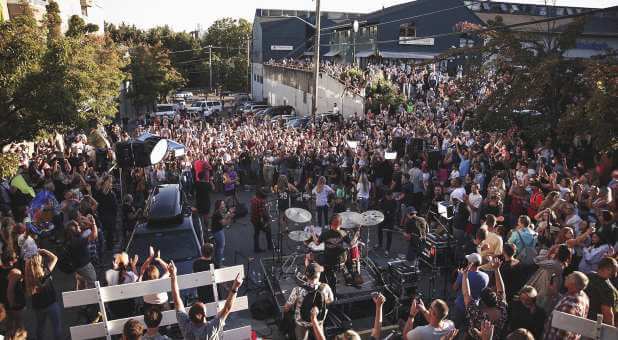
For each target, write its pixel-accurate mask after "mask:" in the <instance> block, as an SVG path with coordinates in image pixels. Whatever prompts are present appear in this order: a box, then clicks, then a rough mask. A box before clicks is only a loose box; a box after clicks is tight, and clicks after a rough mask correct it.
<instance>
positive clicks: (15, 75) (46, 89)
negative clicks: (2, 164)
mask: <svg viewBox="0 0 618 340" xmlns="http://www.w3.org/2000/svg"><path fill="white" fill-rule="evenodd" d="M48 9H50V10H51V12H50V13H48V15H47V16H46V20H45V22H44V23H43V25H42V26H38V25H37V23H36V20H35V19H34V17H33V16H32V12H31V11H30V10H27V11H26V12H25V13H24V14H23V15H21V16H19V17H17V18H15V19H14V20H11V21H9V22H5V23H2V24H0V131H2V133H0V144H7V143H10V142H14V141H21V140H25V139H26V140H27V139H32V138H34V137H35V136H36V135H39V134H41V133H45V132H63V131H67V130H69V129H72V128H75V127H80V126H84V125H85V123H87V122H88V121H89V120H91V119H96V120H99V121H106V120H109V119H110V118H112V117H113V116H114V115H115V114H116V111H117V109H116V106H117V105H116V101H115V99H116V97H117V96H118V90H119V87H120V82H121V81H122V79H123V78H124V74H123V72H122V70H121V68H122V67H123V66H124V64H123V61H122V58H121V56H120V53H119V50H118V48H117V47H116V44H115V43H114V42H113V41H112V40H111V39H106V38H104V37H100V36H94V35H93V36H90V35H86V34H85V33H86V32H87V31H88V30H87V29H85V30H84V31H82V32H81V33H80V32H77V30H74V33H72V35H71V36H62V35H57V33H58V32H57V29H59V26H60V25H59V24H60V22H59V21H58V20H59V19H58V18H59V17H57V16H56V14H57V12H56V9H57V4H56V3H55V2H50V3H49V5H48ZM54 13H55V14H54ZM74 28H75V27H73V29H74ZM46 35H47V37H48V39H47V41H46V40H45V36H46Z"/></svg>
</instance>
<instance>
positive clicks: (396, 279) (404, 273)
mask: <svg viewBox="0 0 618 340" xmlns="http://www.w3.org/2000/svg"><path fill="white" fill-rule="evenodd" d="M418 274H419V270H418V268H417V267H415V266H412V265H411V264H410V263H409V262H408V261H403V260H398V261H392V262H388V281H389V282H390V287H391V289H392V290H393V293H395V294H396V295H397V296H398V297H399V298H403V297H406V296H410V295H411V294H413V293H414V292H415V291H416V283H417V282H418Z"/></svg>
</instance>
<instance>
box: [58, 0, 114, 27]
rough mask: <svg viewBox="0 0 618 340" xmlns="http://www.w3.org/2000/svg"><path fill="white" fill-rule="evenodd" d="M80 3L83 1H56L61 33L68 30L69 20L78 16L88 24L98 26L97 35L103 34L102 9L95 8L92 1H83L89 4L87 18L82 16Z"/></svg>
mask: <svg viewBox="0 0 618 340" xmlns="http://www.w3.org/2000/svg"><path fill="white" fill-rule="evenodd" d="M82 1H84V0H56V2H57V3H58V7H60V18H62V26H61V27H62V32H63V33H64V32H66V31H67V29H68V28H69V18H71V17H72V16H73V15H79V16H80V17H81V18H82V19H84V21H85V22H86V23H88V24H95V25H98V26H99V33H101V34H102V33H103V15H102V11H103V10H102V9H101V8H99V7H97V5H96V4H95V3H94V1H88V0H86V1H84V2H85V3H89V4H91V6H89V7H87V10H86V11H87V14H88V15H87V16H85V15H83V14H82Z"/></svg>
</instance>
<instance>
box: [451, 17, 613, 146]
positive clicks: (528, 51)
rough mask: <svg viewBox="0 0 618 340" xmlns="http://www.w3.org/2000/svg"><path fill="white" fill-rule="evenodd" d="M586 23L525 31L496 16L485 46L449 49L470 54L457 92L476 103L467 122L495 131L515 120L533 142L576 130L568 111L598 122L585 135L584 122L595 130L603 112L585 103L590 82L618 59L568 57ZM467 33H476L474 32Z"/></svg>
mask: <svg viewBox="0 0 618 340" xmlns="http://www.w3.org/2000/svg"><path fill="white" fill-rule="evenodd" d="M584 24H585V19H578V20H574V21H572V22H570V23H568V24H566V25H563V26H561V27H556V26H555V25H548V30H547V32H536V33H530V32H528V33H525V32H515V31H511V30H507V29H504V27H503V23H502V20H501V18H500V17H497V18H496V20H494V21H493V22H490V23H489V25H490V27H494V28H495V30H491V31H488V32H486V33H483V34H481V36H480V38H481V39H483V40H484V41H485V44H484V45H483V46H481V47H476V48H466V49H460V50H456V51H450V52H449V55H448V57H452V56H456V55H460V56H467V57H468V59H467V60H468V63H467V65H466V75H465V76H464V77H463V78H462V79H461V80H460V81H459V89H460V93H459V96H461V97H464V98H466V100H468V101H475V102H476V103H477V104H478V107H476V108H475V110H474V112H472V113H471V118H470V120H469V121H468V122H467V124H469V127H475V128H482V129H491V130H496V129H506V128H508V127H511V126H513V125H517V126H519V127H520V128H521V129H522V131H523V132H524V134H525V135H526V137H527V138H526V140H527V141H529V142H530V143H534V142H536V141H537V140H539V139H540V138H544V137H546V136H555V137H556V136H557V137H566V138H572V136H573V135H570V136H569V134H568V133H567V132H569V133H570V132H572V131H573V130H568V129H566V128H565V127H566V126H567V125H568V124H567V125H564V124H566V122H567V121H569V122H572V120H569V119H565V117H567V112H571V113H570V114H571V115H573V116H579V117H582V115H584V116H586V118H587V119H592V120H594V121H595V122H591V121H589V122H586V123H584V124H580V125H579V132H580V133H581V134H585V133H586V131H585V130H584V129H585V128H586V126H587V127H588V128H589V129H590V130H588V131H590V132H592V131H594V130H592V128H593V127H594V126H596V125H602V124H603V123H602V121H603V120H602V119H601V117H602V115H596V116H595V115H593V114H592V113H591V112H590V106H588V104H587V103H588V101H589V100H592V99H595V96H594V94H595V93H597V94H598V91H596V90H595V89H594V86H592V85H591V84H593V81H592V79H595V76H594V74H596V73H594V72H592V71H593V70H598V69H600V68H602V67H601V65H602V64H607V63H610V64H611V63H612V61H611V60H614V61H613V62H614V63H615V59H611V58H610V59H608V60H604V61H599V60H583V59H569V58H565V57H564V51H567V50H569V49H571V48H574V47H575V42H576V39H577V37H579V36H581V33H582V30H583V27H584ZM466 34H468V35H469V36H474V35H475V33H474V32H473V31H467V32H466ZM443 57H446V56H443ZM470 57H473V58H470ZM582 75H588V76H589V77H590V78H589V79H587V78H585V77H582ZM597 78H598V77H597ZM488 85H490V86H488ZM479 93H482V95H481V96H480V98H478V97H476V98H473V97H472V96H471V94H474V95H475V96H476V95H478V94H479ZM599 98H600V97H599ZM600 105H602V106H603V105H607V103H604V104H600ZM586 107H588V109H586ZM530 112H539V113H541V115H537V116H534V115H531V114H530ZM608 112H612V111H608ZM614 113H615V111H614ZM594 132H595V134H598V133H600V132H602V133H606V132H607V131H605V132H604V130H603V129H600V130H597V131H594ZM610 136H611V134H609V135H606V136H599V138H598V141H599V142H600V143H599V144H597V146H598V147H603V144H607V141H608V140H610V139H611V138H610ZM601 141H603V142H601Z"/></svg>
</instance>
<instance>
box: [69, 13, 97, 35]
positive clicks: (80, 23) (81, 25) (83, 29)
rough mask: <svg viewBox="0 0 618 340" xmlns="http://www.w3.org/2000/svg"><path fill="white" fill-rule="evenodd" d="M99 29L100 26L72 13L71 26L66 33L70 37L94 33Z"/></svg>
mask: <svg viewBox="0 0 618 340" xmlns="http://www.w3.org/2000/svg"><path fill="white" fill-rule="evenodd" d="M98 30H99V26H97V25H95V24H86V22H85V21H84V19H82V18H81V17H80V16H79V15H72V16H71V17H70V18H69V28H68V29H67V31H66V33H65V35H66V36H69V37H76V36H78V35H82V34H87V33H94V32H97V31H98Z"/></svg>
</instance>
